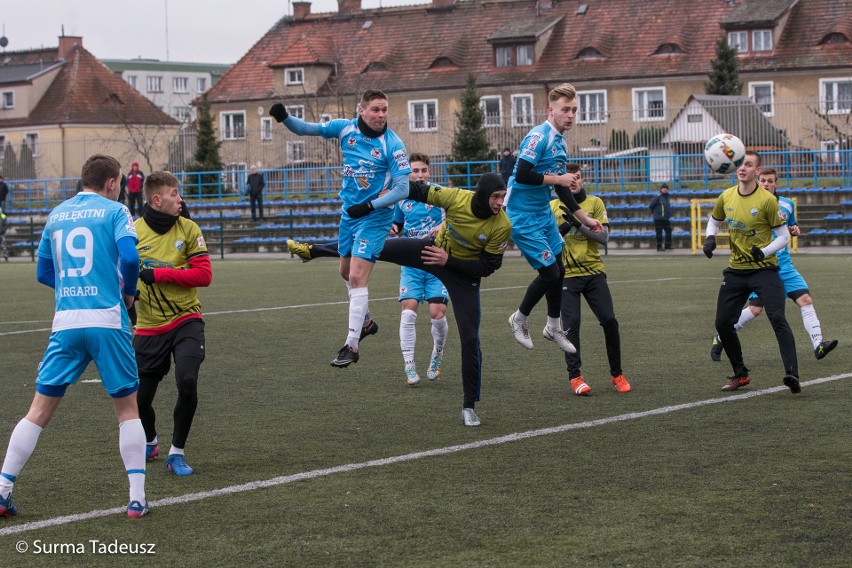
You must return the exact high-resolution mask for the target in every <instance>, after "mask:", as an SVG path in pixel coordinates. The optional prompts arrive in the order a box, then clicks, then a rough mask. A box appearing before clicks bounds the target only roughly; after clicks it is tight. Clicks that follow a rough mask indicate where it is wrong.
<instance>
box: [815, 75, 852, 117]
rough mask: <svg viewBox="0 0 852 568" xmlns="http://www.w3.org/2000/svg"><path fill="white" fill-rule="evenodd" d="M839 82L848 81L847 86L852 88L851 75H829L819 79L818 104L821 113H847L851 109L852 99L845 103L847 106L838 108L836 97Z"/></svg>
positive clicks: (837, 98)
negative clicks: (848, 84)
mask: <svg viewBox="0 0 852 568" xmlns="http://www.w3.org/2000/svg"><path fill="white" fill-rule="evenodd" d="M840 83H850V87H849V88H850V89H852V77H831V78H828V79H820V80H819V106H820V111H821V112H822V114H849V112H850V110H851V109H852V101H850V102H848V103H846V105H847V108H840V105H839V102H840V100H839V97H838V94H839V90H840V89H839V88H838V85H839V84H840ZM829 91H831V92H830V93H829ZM829 94H830V95H831V98H830V99H829Z"/></svg>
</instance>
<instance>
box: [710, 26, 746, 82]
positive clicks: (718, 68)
mask: <svg viewBox="0 0 852 568" xmlns="http://www.w3.org/2000/svg"><path fill="white" fill-rule="evenodd" d="M710 67H711V69H710V73H708V76H709V77H710V82H709V83H704V89H705V91H706V94H708V95H739V94H740V93H741V92H742V87H743V84H742V83H741V82H740V80H739V72H738V71H737V50H736V49H735V48H733V47H731V46H730V45H728V39H727V38H726V37H721V38H719V41H717V42H716V59H714V60H713V61H711V62H710Z"/></svg>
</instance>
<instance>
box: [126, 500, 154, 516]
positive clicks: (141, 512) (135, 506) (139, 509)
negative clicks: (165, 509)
mask: <svg viewBox="0 0 852 568" xmlns="http://www.w3.org/2000/svg"><path fill="white" fill-rule="evenodd" d="M150 510H151V505H149V504H148V501H147V500H145V502H144V503H140V502H139V501H131V502H130V503H129V504H128V505H127V517H128V518H130V519H139V518H141V517H144V516H145V515H147V514H148V512H149V511H150Z"/></svg>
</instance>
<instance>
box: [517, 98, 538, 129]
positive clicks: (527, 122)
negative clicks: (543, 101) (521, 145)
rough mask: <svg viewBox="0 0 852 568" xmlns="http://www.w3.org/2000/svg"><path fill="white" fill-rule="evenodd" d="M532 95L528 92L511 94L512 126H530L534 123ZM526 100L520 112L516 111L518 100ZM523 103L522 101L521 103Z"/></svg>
mask: <svg viewBox="0 0 852 568" xmlns="http://www.w3.org/2000/svg"><path fill="white" fill-rule="evenodd" d="M533 100H534V99H533V96H532V94H530V93H522V94H518V95H512V126H532V125H533V123H535V110H534V107H533ZM520 101H526V103H527V104H526V105H525V106H526V107H527V108H524V109H522V110H523V112H522V113H518V112H517V111H518V102H520ZM521 104H523V103H521Z"/></svg>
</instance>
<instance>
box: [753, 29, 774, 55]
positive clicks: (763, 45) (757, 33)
mask: <svg viewBox="0 0 852 568" xmlns="http://www.w3.org/2000/svg"><path fill="white" fill-rule="evenodd" d="M751 48H752V50H753V51H754V52H756V53H757V52H761V51H772V30H754V31H753V32H751Z"/></svg>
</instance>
